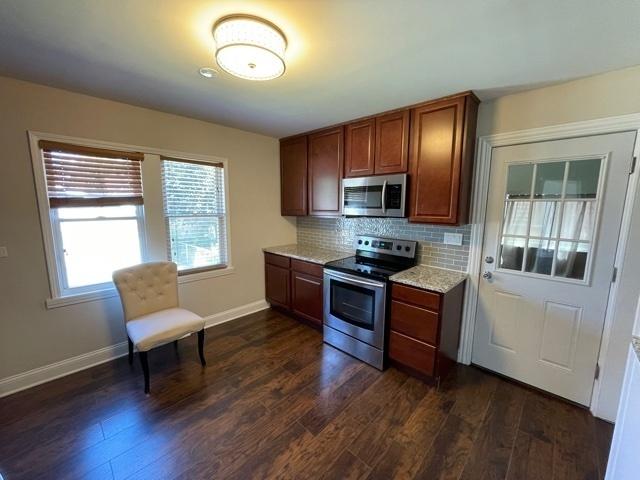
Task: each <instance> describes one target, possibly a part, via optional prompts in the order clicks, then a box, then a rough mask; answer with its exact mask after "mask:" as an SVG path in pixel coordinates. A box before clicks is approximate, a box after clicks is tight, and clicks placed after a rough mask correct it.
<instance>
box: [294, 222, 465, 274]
mask: <svg viewBox="0 0 640 480" xmlns="http://www.w3.org/2000/svg"><path fill="white" fill-rule="evenodd" d="M445 233H461V234H462V245H461V246H456V245H445V244H444V243H443V242H444V234H445ZM360 234H371V235H377V236H380V237H391V238H403V239H406V240H417V241H418V263H420V264H423V265H430V266H432V267H441V268H449V269H452V270H459V271H462V272H466V271H467V265H468V263H469V242H470V238H471V225H464V226H461V227H439V226H435V225H424V224H420V223H409V222H408V220H407V219H406V218H371V217H340V218H320V217H298V243H299V244H304V245H313V246H317V247H324V248H335V249H337V250H352V249H353V239H354V237H355V236H356V235H360Z"/></svg>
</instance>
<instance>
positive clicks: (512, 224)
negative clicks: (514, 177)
mask: <svg viewBox="0 0 640 480" xmlns="http://www.w3.org/2000/svg"><path fill="white" fill-rule="evenodd" d="M529 203H530V202H528V201H526V202H507V203H506V205H505V208H504V232H503V233H504V234H505V235H526V234H527V224H528V223H529Z"/></svg>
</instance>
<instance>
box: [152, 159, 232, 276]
mask: <svg viewBox="0 0 640 480" xmlns="http://www.w3.org/2000/svg"><path fill="white" fill-rule="evenodd" d="M162 193H163V200H164V215H165V222H166V227H167V236H168V238H167V245H168V249H169V258H170V259H171V260H172V261H174V262H176V264H177V265H178V270H180V271H185V270H207V269H213V268H224V267H226V266H227V257H228V256H227V218H226V206H225V192H224V166H223V164H222V163H198V162H192V161H185V160H174V159H164V158H163V159H162Z"/></svg>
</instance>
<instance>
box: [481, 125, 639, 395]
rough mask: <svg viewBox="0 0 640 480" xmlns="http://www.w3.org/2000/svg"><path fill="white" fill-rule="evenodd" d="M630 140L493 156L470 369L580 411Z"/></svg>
mask: <svg viewBox="0 0 640 480" xmlns="http://www.w3.org/2000/svg"><path fill="white" fill-rule="evenodd" d="M635 137H636V133H635V132H622V133H615V134H609V135H594V136H590V137H583V138H576V139H567V140H557V141H549V142H539V143H530V144H525V145H514V146H508V147H499V148H495V149H494V150H493V153H492V158H491V180H490V189H489V198H488V205H487V218H486V227H485V240H484V247H483V262H484V263H483V266H484V270H485V275H484V277H483V278H482V279H481V282H480V288H479V301H478V310H477V317H476V328H475V334H474V344H473V354H472V361H473V363H475V364H477V365H480V366H482V367H485V368H487V369H490V370H493V371H495V372H498V373H501V374H504V375H507V376H509V377H512V378H515V379H517V380H520V381H522V382H525V383H527V384H530V385H533V386H535V387H538V388H541V389H543V390H546V391H549V392H551V393H554V394H556V395H559V396H561V397H564V398H567V399H569V400H572V401H574V402H577V403H580V404H583V405H589V404H590V401H591V392H592V389H593V382H594V374H595V369H596V363H597V359H598V352H599V349H600V340H601V336H602V328H603V324H604V318H605V311H606V308H607V301H608V297H609V289H610V285H611V281H612V275H613V264H614V259H615V254H616V246H617V242H618V236H619V232H620V224H621V220H622V210H623V206H624V201H625V193H626V189H627V183H628V179H629V172H630V167H631V159H632V155H633V147H634V142H635Z"/></svg>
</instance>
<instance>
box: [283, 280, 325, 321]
mask: <svg viewBox="0 0 640 480" xmlns="http://www.w3.org/2000/svg"><path fill="white" fill-rule="evenodd" d="M322 293H323V292H322V278H320V277H316V276H313V275H308V274H306V273H300V272H296V271H292V272H291V309H292V310H293V312H294V313H296V314H298V315H300V316H301V317H303V318H306V319H307V320H310V321H311V322H313V323H315V324H317V325H322Z"/></svg>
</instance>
